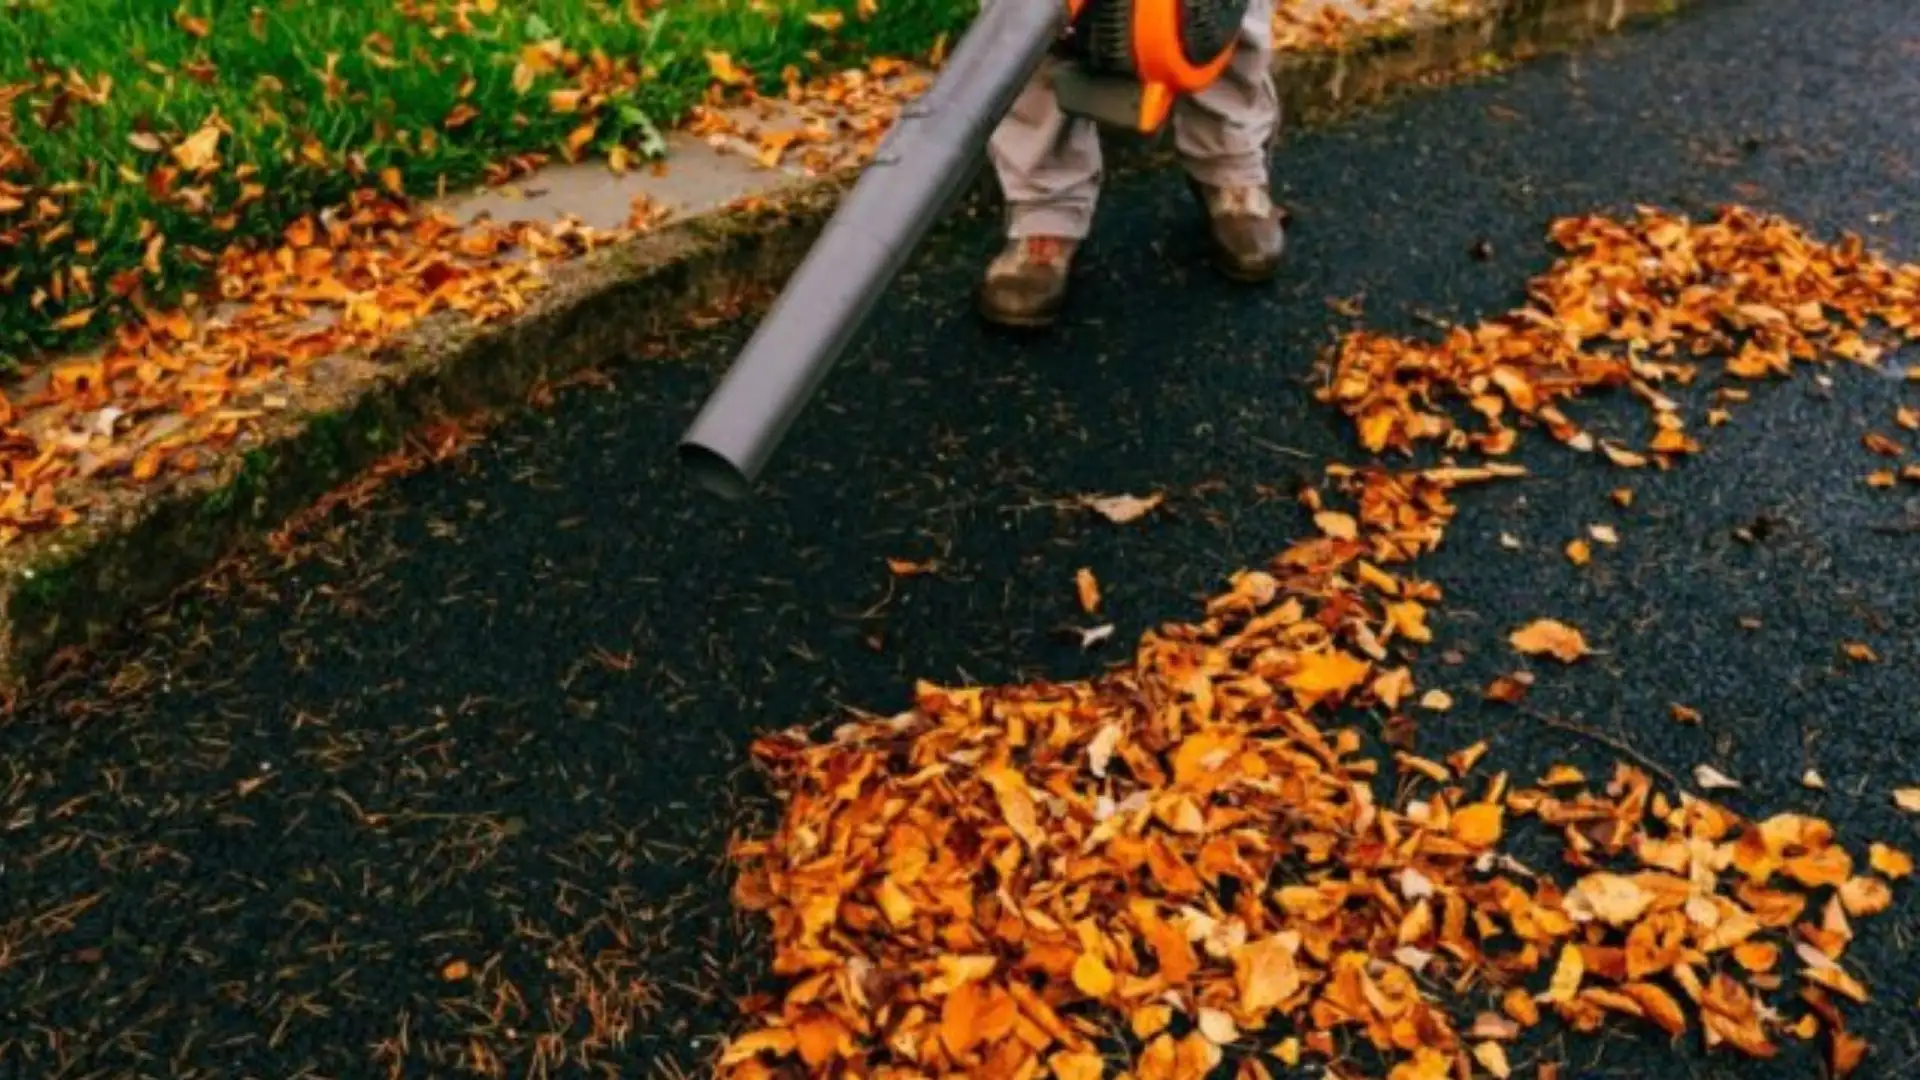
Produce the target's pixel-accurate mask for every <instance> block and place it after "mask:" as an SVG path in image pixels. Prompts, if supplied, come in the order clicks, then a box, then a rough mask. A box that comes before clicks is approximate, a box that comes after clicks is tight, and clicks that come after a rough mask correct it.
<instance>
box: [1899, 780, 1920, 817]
mask: <svg viewBox="0 0 1920 1080" xmlns="http://www.w3.org/2000/svg"><path fill="white" fill-rule="evenodd" d="M1893 805H1895V806H1897V807H1899V808H1900V809H1902V810H1905V811H1906V812H1907V813H1909V814H1920V787H1908V788H1900V789H1899V790H1897V791H1895V792H1894V793H1893Z"/></svg>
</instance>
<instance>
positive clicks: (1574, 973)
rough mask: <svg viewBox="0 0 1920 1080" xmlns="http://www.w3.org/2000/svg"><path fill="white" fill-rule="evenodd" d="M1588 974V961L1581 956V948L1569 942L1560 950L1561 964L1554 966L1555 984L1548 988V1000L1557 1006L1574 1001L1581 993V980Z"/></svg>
mask: <svg viewBox="0 0 1920 1080" xmlns="http://www.w3.org/2000/svg"><path fill="white" fill-rule="evenodd" d="M1586 973H1587V965H1586V961H1585V960H1583V959H1582V958H1581V956H1580V946H1579V945H1577V944H1574V943H1573V942H1568V943H1567V944H1566V945H1565V946H1563V947H1562V948H1561V950H1560V962H1559V963H1558V964H1556V965H1554V969H1553V982H1552V984H1551V985H1550V986H1548V988H1547V998H1546V999H1547V1000H1548V1001H1551V1002H1555V1003H1557V1004H1562V1005H1564V1004H1567V1003H1570V1002H1572V1001H1573V998H1574V995H1575V994H1577V993H1579V992H1580V980H1581V978H1582V977H1584V976H1585V975H1586Z"/></svg>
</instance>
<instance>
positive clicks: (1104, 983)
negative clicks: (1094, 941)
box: [1073, 952, 1113, 998]
mask: <svg viewBox="0 0 1920 1080" xmlns="http://www.w3.org/2000/svg"><path fill="white" fill-rule="evenodd" d="M1073 985H1074V986H1075V987H1077V988H1078V989H1079V990H1080V992H1081V993H1083V994H1085V995H1087V996H1088V997H1090V998H1104V997H1106V996H1107V995H1108V994H1110V993H1112V992H1113V971H1112V970H1111V969H1109V968H1108V967H1107V962H1106V961H1105V960H1102V959H1101V958H1100V957H1099V956H1097V955H1096V954H1094V953H1090V952H1083V953H1081V954H1080V959H1078V960H1075V961H1074V962H1073Z"/></svg>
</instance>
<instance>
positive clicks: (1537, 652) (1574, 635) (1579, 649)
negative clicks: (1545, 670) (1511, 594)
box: [1508, 619, 1589, 664]
mask: <svg viewBox="0 0 1920 1080" xmlns="http://www.w3.org/2000/svg"><path fill="white" fill-rule="evenodd" d="M1508 641H1509V642H1511V643H1512V645H1513V647H1514V648H1515V649H1517V650H1519V651H1520V652H1522V653H1525V654H1527V655H1528V656H1551V657H1553V658H1554V659H1556V660H1559V661H1560V662H1561V663H1563V664H1571V663H1573V662H1574V661H1576V660H1578V659H1580V658H1581V657H1583V656H1585V655H1587V653H1588V651H1589V650H1588V648H1587V640H1586V638H1584V637H1582V636H1581V634H1580V631H1578V630H1576V629H1574V628H1573V627H1571V626H1568V625H1567V624H1566V623H1563V622H1560V621H1558V620H1556V619H1537V620H1535V621H1533V622H1531V623H1529V624H1527V625H1526V626H1524V627H1521V628H1520V629H1518V630H1515V631H1514V632H1513V634H1512V636H1511V637H1509V638H1508Z"/></svg>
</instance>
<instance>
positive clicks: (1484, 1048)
mask: <svg viewBox="0 0 1920 1080" xmlns="http://www.w3.org/2000/svg"><path fill="white" fill-rule="evenodd" d="M1473 1060H1475V1061H1477V1062H1479V1063H1480V1067H1481V1068H1483V1069H1485V1070H1487V1071H1488V1072H1490V1073H1492V1074H1493V1075H1494V1076H1495V1077H1496V1078H1498V1080H1507V1077H1509V1076H1512V1075H1513V1067H1512V1066H1511V1065H1508V1064H1507V1051H1506V1050H1505V1049H1504V1048H1503V1047H1502V1046H1501V1045H1500V1044H1499V1043H1497V1042H1483V1043H1477V1044H1475V1046H1474V1048H1473Z"/></svg>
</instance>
